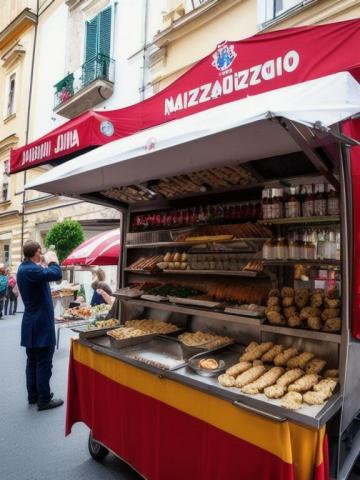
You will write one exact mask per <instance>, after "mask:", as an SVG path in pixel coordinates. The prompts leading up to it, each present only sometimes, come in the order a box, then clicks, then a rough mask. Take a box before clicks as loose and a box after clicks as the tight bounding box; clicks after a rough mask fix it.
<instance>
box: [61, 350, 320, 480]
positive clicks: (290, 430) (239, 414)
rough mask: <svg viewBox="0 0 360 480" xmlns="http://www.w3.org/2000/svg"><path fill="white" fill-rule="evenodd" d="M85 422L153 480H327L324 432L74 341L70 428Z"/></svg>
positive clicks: (70, 375) (69, 405)
mask: <svg viewBox="0 0 360 480" xmlns="http://www.w3.org/2000/svg"><path fill="white" fill-rule="evenodd" d="M78 421H82V422H84V423H85V424H86V425H87V426H88V427H89V428H90V429H91V430H92V432H93V436H94V438H95V439H97V440H99V441H100V442H102V443H103V444H104V445H106V446H107V447H108V448H110V449H111V450H112V451H114V452H115V453H116V454H118V455H119V456H120V457H121V458H123V459H124V460H125V461H126V462H128V463H129V464H131V465H132V466H133V467H134V468H135V469H136V470H137V471H138V472H140V473H141V474H142V475H144V476H145V477H146V478H148V479H149V480H170V479H171V480H236V479H239V480H310V479H311V480H327V479H328V478H329V472H328V459H327V443H326V436H325V429H324V428H321V429H320V430H314V429H311V428H307V427H303V426H300V425H296V424H293V423H291V422H275V421H271V420H268V419H266V418H263V417H261V416H258V415H255V414H252V413H248V412H246V411H243V410H241V409H239V408H237V407H235V406H233V405H232V404H231V403H230V402H227V401H224V400H221V399H218V398H216V397H214V396H212V395H208V394H206V393H204V392H201V391H198V390H195V389H193V388H190V387H188V386H186V385H182V384H180V383H177V382H174V381H172V380H168V379H164V378H159V377H158V376H156V375H154V374H151V373H149V372H146V371H144V370H141V369H139V368H136V367H133V366H131V365H128V364H126V363H124V362H121V361H120V360H117V359H114V358H112V357H109V356H107V355H103V354H100V353H97V352H94V351H93V350H92V349H90V348H88V347H86V346H84V345H81V344H80V343H79V342H78V341H74V342H73V346H72V351H71V356H70V365H69V389H68V402H67V421H66V433H67V434H69V433H70V431H71V427H72V425H73V424H74V423H76V422H78Z"/></svg>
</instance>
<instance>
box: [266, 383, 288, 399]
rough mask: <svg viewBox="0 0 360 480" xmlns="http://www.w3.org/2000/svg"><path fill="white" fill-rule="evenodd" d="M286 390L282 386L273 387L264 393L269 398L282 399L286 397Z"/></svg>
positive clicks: (267, 388)
mask: <svg viewBox="0 0 360 480" xmlns="http://www.w3.org/2000/svg"><path fill="white" fill-rule="evenodd" d="M285 392H286V388H285V387H283V386H282V385H277V384H276V385H271V386H270V387H266V388H265V389H264V393H265V395H266V396H267V397H268V398H281V397H283V396H284V395H285Z"/></svg>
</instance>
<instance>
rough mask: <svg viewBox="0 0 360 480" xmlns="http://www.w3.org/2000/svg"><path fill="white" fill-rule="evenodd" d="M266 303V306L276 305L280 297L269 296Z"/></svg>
mask: <svg viewBox="0 0 360 480" xmlns="http://www.w3.org/2000/svg"><path fill="white" fill-rule="evenodd" d="M266 304H267V306H268V307H276V306H277V305H279V304H280V299H279V297H269V298H268V300H267V302H266Z"/></svg>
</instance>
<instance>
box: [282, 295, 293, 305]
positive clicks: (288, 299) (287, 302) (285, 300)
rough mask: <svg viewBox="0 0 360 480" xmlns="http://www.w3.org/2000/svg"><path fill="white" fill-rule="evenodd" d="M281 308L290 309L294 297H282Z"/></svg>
mask: <svg viewBox="0 0 360 480" xmlns="http://www.w3.org/2000/svg"><path fill="white" fill-rule="evenodd" d="M282 304H283V307H291V306H292V305H294V297H284V298H283V299H282Z"/></svg>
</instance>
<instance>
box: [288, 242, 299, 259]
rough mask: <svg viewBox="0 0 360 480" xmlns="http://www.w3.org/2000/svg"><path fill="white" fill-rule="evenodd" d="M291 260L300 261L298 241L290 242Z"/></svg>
mask: <svg viewBox="0 0 360 480" xmlns="http://www.w3.org/2000/svg"><path fill="white" fill-rule="evenodd" d="M289 259H290V260H299V259H300V250H299V242H298V241H297V240H291V241H290V242H289Z"/></svg>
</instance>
